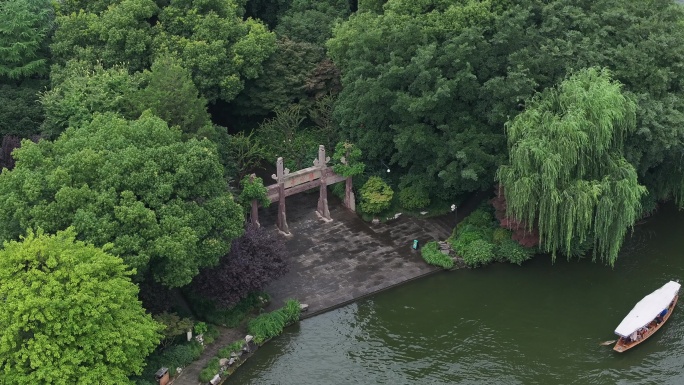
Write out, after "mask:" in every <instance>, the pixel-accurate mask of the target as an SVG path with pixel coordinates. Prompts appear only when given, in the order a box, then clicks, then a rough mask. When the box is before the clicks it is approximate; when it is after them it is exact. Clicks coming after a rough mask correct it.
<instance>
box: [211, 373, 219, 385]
mask: <svg viewBox="0 0 684 385" xmlns="http://www.w3.org/2000/svg"><path fill="white" fill-rule="evenodd" d="M220 381H221V376H219V375H218V374H217V375H215V376H214V378H212V379H211V381H209V383H210V384H211V385H216V384H218V383H219V382H220Z"/></svg>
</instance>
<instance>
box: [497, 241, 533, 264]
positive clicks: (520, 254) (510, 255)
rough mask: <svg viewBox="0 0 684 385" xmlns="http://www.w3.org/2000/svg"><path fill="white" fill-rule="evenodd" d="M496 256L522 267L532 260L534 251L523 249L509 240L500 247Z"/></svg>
mask: <svg viewBox="0 0 684 385" xmlns="http://www.w3.org/2000/svg"><path fill="white" fill-rule="evenodd" d="M496 254H497V257H499V258H500V259H502V260H508V261H509V262H511V263H515V264H517V265H521V264H522V263H523V262H525V261H527V260H528V259H530V258H532V256H533V255H534V250H533V249H528V248H526V247H523V246H521V245H520V244H519V243H518V242H516V241H514V240H512V239H508V240H505V241H503V242H501V244H500V245H498V247H497V251H496Z"/></svg>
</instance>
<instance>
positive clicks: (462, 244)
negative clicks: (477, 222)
mask: <svg viewBox="0 0 684 385" xmlns="http://www.w3.org/2000/svg"><path fill="white" fill-rule="evenodd" d="M483 238H484V236H483V234H482V232H481V231H478V230H476V229H472V230H469V231H460V232H459V233H457V235H456V236H455V237H454V238H453V239H451V241H450V242H451V247H452V248H453V249H454V251H456V253H458V255H461V256H463V253H465V249H466V247H468V245H470V244H471V243H473V242H475V241H478V240H482V239H483Z"/></svg>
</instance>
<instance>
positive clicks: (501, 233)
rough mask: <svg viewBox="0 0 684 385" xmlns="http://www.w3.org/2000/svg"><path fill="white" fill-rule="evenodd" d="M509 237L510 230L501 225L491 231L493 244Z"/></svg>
mask: <svg viewBox="0 0 684 385" xmlns="http://www.w3.org/2000/svg"><path fill="white" fill-rule="evenodd" d="M510 239H511V231H510V230H507V229H504V228H503V227H499V228H497V229H494V232H493V233H492V242H494V243H495V244H497V245H498V244H500V243H501V242H504V241H508V240H510Z"/></svg>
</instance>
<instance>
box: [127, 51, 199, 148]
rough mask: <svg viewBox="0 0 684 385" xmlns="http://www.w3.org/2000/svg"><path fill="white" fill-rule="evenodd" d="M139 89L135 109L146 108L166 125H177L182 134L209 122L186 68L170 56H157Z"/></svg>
mask: <svg viewBox="0 0 684 385" xmlns="http://www.w3.org/2000/svg"><path fill="white" fill-rule="evenodd" d="M143 83H144V86H143V88H142V89H141V90H140V91H139V92H137V94H136V97H135V98H136V100H135V102H136V103H135V104H136V105H137V106H138V109H139V110H146V109H150V110H152V112H153V113H154V114H155V115H156V116H158V117H160V118H162V119H164V120H165V121H166V122H167V123H168V124H169V125H170V126H178V127H180V128H181V130H182V131H183V132H184V133H186V134H195V133H197V131H198V130H199V129H200V128H202V127H204V126H206V125H208V124H211V122H210V121H209V114H208V113H207V100H206V99H204V98H203V97H201V96H199V94H198V91H197V87H195V84H193V82H192V79H191V75H190V71H188V70H187V69H185V68H183V66H182V65H181V63H180V61H179V60H178V59H176V58H173V57H164V56H162V57H159V58H157V59H156V60H155V61H154V63H152V68H151V70H150V71H145V73H144V74H143Z"/></svg>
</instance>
